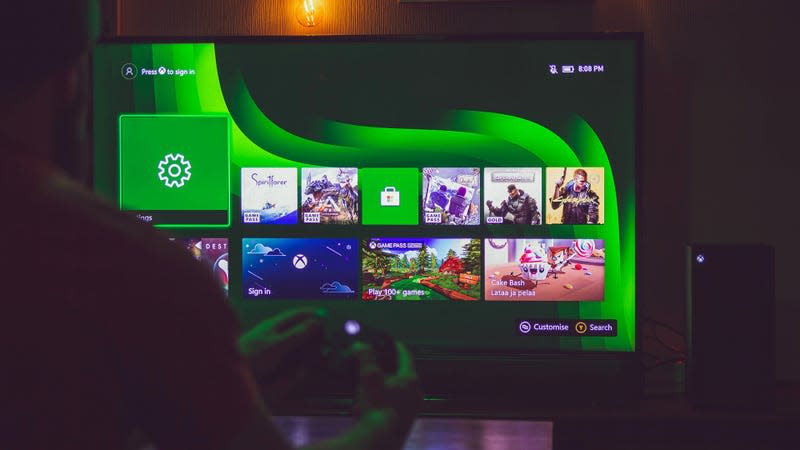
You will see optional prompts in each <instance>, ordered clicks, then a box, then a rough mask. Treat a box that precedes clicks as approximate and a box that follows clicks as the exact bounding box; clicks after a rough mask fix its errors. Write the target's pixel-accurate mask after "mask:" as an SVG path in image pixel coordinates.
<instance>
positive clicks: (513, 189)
mask: <svg viewBox="0 0 800 450" xmlns="http://www.w3.org/2000/svg"><path fill="white" fill-rule="evenodd" d="M507 189H508V196H509V197H511V198H517V196H518V195H519V189H517V186H516V185H515V184H509V185H508V188H507Z"/></svg>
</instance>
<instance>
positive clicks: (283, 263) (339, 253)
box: [242, 238, 358, 299]
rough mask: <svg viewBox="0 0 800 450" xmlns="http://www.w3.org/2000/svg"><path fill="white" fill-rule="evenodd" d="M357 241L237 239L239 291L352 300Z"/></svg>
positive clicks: (263, 295)
mask: <svg viewBox="0 0 800 450" xmlns="http://www.w3.org/2000/svg"><path fill="white" fill-rule="evenodd" d="M355 289H358V240H356V239H333V238H245V239H242V290H243V292H244V297H245V298H255V299H270V298H275V299H356V298H358V294H357V292H356V291H355Z"/></svg>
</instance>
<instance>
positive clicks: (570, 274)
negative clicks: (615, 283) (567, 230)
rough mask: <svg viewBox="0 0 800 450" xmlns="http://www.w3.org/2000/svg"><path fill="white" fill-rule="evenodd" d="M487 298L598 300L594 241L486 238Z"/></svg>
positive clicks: (600, 289)
mask: <svg viewBox="0 0 800 450" xmlns="http://www.w3.org/2000/svg"><path fill="white" fill-rule="evenodd" d="M485 248H486V263H485V273H484V275H485V276H484V280H485V283H486V287H485V289H486V292H485V294H486V300H506V301H557V300H558V301H562V300H563V301H569V300H572V301H589V300H594V301H598V300H603V299H604V289H605V247H604V243H603V241H602V240H598V239H486V242H485Z"/></svg>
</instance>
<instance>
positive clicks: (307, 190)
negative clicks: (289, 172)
mask: <svg viewBox="0 0 800 450" xmlns="http://www.w3.org/2000/svg"><path fill="white" fill-rule="evenodd" d="M301 177H302V195H303V205H302V208H301V209H302V220H303V223H326V224H342V225H347V224H355V223H358V221H359V214H360V211H359V201H358V196H359V189H358V169H356V168H353V167H323V168H309V167H304V168H303V169H302V173H301Z"/></svg>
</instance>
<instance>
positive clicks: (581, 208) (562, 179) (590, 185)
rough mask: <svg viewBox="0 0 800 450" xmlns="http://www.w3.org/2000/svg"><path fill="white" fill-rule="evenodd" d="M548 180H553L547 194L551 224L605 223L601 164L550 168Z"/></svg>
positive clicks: (548, 218) (548, 214)
mask: <svg viewBox="0 0 800 450" xmlns="http://www.w3.org/2000/svg"><path fill="white" fill-rule="evenodd" d="M568 176H570V178H567V177H568ZM547 180H548V182H551V181H552V182H553V190H552V191H550V195H549V197H548V199H549V201H548V203H549V205H548V210H547V223H548V224H551V223H552V224H569V225H594V224H602V223H603V203H602V202H601V198H602V196H603V193H604V185H603V168H602V167H577V168H574V167H548V168H547ZM565 183H566V184H565ZM559 210H560V213H559Z"/></svg>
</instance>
